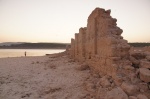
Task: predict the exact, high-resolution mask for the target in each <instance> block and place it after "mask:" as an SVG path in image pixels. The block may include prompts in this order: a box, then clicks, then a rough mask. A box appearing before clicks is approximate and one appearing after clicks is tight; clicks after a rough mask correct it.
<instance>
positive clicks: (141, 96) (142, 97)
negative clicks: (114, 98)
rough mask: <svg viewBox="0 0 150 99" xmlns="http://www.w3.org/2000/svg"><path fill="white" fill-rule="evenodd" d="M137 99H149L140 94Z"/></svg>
mask: <svg viewBox="0 0 150 99" xmlns="http://www.w3.org/2000/svg"><path fill="white" fill-rule="evenodd" d="M137 99H148V98H147V97H146V96H145V95H142V94H139V95H137Z"/></svg>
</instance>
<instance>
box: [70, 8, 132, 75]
mask: <svg viewBox="0 0 150 99" xmlns="http://www.w3.org/2000/svg"><path fill="white" fill-rule="evenodd" d="M110 12H111V11H110V10H107V11H105V10H104V9H101V8H96V9H95V10H94V11H93V12H92V13H91V14H90V16H89V17H88V24H87V28H80V29H79V33H78V34H77V33H76V34H75V41H74V42H75V45H74V44H73V43H71V51H72V52H71V56H74V55H75V58H74V59H76V60H78V61H85V62H86V63H87V64H88V65H89V66H90V68H91V69H93V70H94V71H96V72H98V73H102V74H107V75H110V76H112V75H114V74H115V73H116V71H117V69H118V66H119V64H120V62H122V61H124V60H126V59H128V57H129V49H130V46H129V45H128V44H127V41H126V40H124V39H123V37H122V36H121V33H122V32H123V30H122V29H120V28H119V27H117V24H116V22H117V19H115V18H112V17H111V16H110Z"/></svg>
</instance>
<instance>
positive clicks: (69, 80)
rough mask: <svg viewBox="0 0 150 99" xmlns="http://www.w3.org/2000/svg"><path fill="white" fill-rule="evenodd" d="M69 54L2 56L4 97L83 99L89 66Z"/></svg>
mask: <svg viewBox="0 0 150 99" xmlns="http://www.w3.org/2000/svg"><path fill="white" fill-rule="evenodd" d="M79 66H80V64H78V63H75V62H74V61H73V60H71V59H69V58H68V57H67V56H66V55H59V54H58V55H57V54H56V55H49V56H37V57H14V58H1V59H0V99H81V98H83V97H85V96H86V94H87V92H86V91H85V90H84V87H83V82H84V80H85V79H87V77H88V76H89V70H85V71H80V70H79V69H78V67H79Z"/></svg>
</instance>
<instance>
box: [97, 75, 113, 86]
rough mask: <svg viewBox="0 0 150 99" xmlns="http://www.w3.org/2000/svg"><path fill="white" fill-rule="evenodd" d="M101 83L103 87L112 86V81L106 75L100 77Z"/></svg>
mask: <svg viewBox="0 0 150 99" xmlns="http://www.w3.org/2000/svg"><path fill="white" fill-rule="evenodd" d="M100 85H101V86H103V87H109V86H111V83H110V82H109V80H108V79H107V78H106V77H105V76H104V77H103V78H101V79H100Z"/></svg>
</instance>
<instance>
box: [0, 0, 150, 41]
mask: <svg viewBox="0 0 150 99" xmlns="http://www.w3.org/2000/svg"><path fill="white" fill-rule="evenodd" d="M96 7H100V8H104V9H106V10H108V9H111V16H112V17H113V18H116V19H117V25H118V26H119V27H120V28H121V29H123V34H122V36H123V37H124V39H126V40H128V41H129V42H150V0H0V42H62V43H70V39H71V38H74V33H78V31H79V28H80V27H86V25H87V18H88V16H89V14H90V13H91V12H92V11H93V10H94V9H95V8H96Z"/></svg>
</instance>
